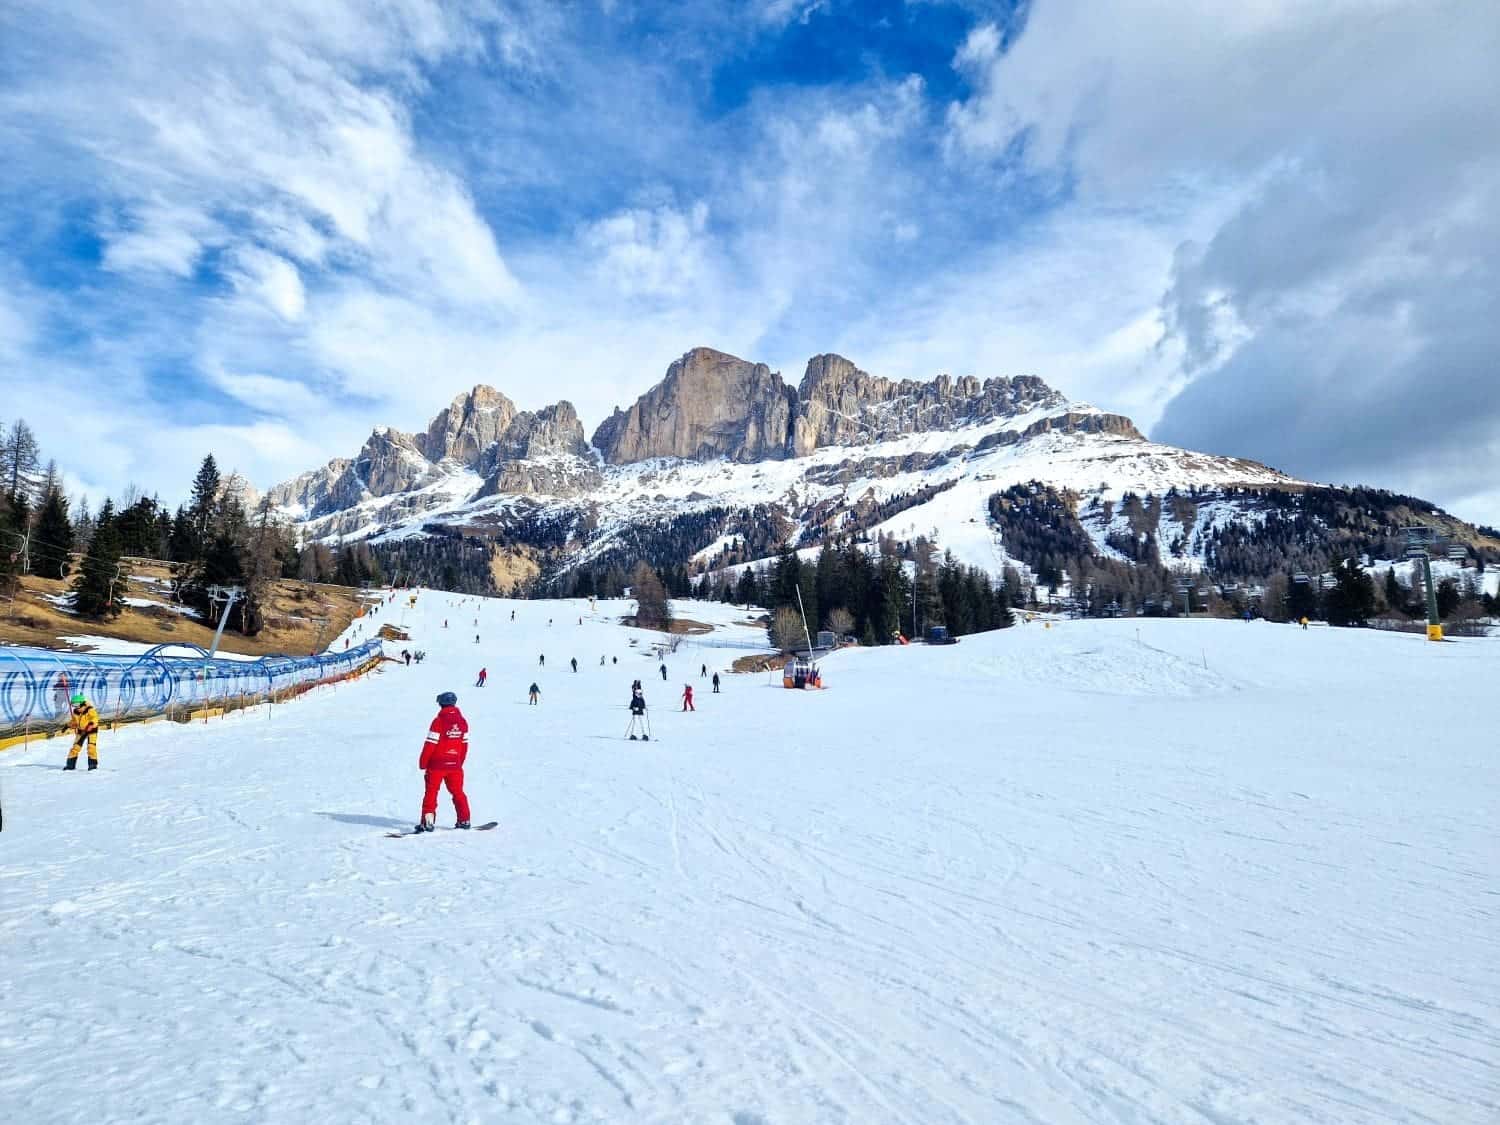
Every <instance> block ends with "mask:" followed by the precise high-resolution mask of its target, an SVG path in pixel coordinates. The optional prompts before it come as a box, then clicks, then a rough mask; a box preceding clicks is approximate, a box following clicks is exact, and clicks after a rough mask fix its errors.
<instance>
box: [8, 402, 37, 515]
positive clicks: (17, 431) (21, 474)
mask: <svg viewBox="0 0 1500 1125" xmlns="http://www.w3.org/2000/svg"><path fill="white" fill-rule="evenodd" d="M40 461H41V452H40V450H39V449H38V448H37V442H36V435H35V434H34V433H32V432H31V427H30V426H28V425H27V424H26V420H25V419H24V418H17V419H16V422H15V425H13V426H12V427H11V428H10V432H9V433H8V434H6V435H5V440H4V441H3V442H0V482H3V483H0V487H3V488H4V489H5V492H6V495H7V496H10V497H21V498H22V499H24V500H27V501H30V500H31V499H32V498H33V497H34V496H35V495H36V487H37V480H38V474H37V467H38V465H39V464H40Z"/></svg>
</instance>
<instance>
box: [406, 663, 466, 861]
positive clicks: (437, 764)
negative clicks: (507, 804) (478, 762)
mask: <svg viewBox="0 0 1500 1125" xmlns="http://www.w3.org/2000/svg"><path fill="white" fill-rule="evenodd" d="M437 705H438V713H437V717H436V718H434V719H433V720H432V725H431V726H429V727H428V728H427V741H426V742H424V743H423V744H422V757H421V758H420V759H419V760H418V761H417V768H418V769H420V770H422V772H423V773H424V774H425V775H426V781H427V787H426V789H424V790H423V793H422V819H421V821H419V822H418V824H417V831H418V832H431V831H433V830H434V829H435V828H436V827H437V799H438V790H439V789H441V788H442V787H443V786H444V785H446V786H447V787H448V795H449V796H451V797H452V798H453V812H454V814H455V815H456V816H457V817H458V823H457V824H456V825H455V826H454V827H456V828H467V827H469V798H468V797H466V796H464V759H466V758H467V757H468V756H469V722H468V720H467V719H465V718H464V716H463V712H462V711H460V710H459V709H458V696H456V695H454V694H453V693H452V692H451V691H445V692H443V694H442V695H440V696H438V697H437Z"/></svg>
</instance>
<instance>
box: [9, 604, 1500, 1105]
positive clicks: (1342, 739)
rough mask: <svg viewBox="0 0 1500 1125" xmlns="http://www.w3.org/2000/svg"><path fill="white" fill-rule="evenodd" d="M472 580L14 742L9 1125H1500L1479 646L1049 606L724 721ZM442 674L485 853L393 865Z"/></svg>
mask: <svg viewBox="0 0 1500 1125" xmlns="http://www.w3.org/2000/svg"><path fill="white" fill-rule="evenodd" d="M452 600H453V599H450V597H449V596H447V595H442V594H431V593H427V594H423V595H422V597H421V600H420V602H419V605H418V608H417V609H416V610H415V611H408V613H407V621H408V623H409V624H411V625H412V626H413V632H414V636H413V642H412V643H413V646H414V647H421V648H426V649H427V651H428V652H429V653H430V657H429V659H428V661H427V662H426V663H425V664H423V665H420V666H417V667H412V668H409V669H408V668H398V667H395V666H391V667H390V668H389V669H388V670H387V671H385V672H384V673H382V674H380V675H378V676H374V677H371V678H368V679H366V680H364V681H361V682H359V683H356V684H351V685H344V686H341V687H339V688H337V689H336V690H327V689H325V690H321V691H318V692H316V693H314V694H313V695H311V696H309V697H307V698H305V699H304V700H302V701H299V702H296V703H294V704H289V705H285V706H281V707H277V708H275V709H274V710H270V709H266V708H260V709H256V710H254V711H251V712H247V713H243V714H239V715H235V716H231V717H229V718H226V719H223V720H214V721H211V722H208V723H206V724H196V725H193V726H191V727H180V726H176V725H170V724H152V725H148V726H143V727H138V728H134V729H130V730H122V731H120V732H118V733H113V734H111V733H106V734H105V735H104V737H103V738H102V740H101V754H102V759H103V768H102V769H101V770H100V771H99V772H97V773H94V774H87V773H84V772H81V771H80V772H77V773H63V772H61V771H60V769H59V767H60V766H61V764H62V758H63V754H64V749H65V748H64V746H63V744H62V743H61V742H60V741H54V742H52V743H50V744H48V745H46V746H44V747H42V748H33V749H31V750H12V751H8V752H6V753H4V754H0V787H3V796H4V813H5V829H4V832H3V834H0V982H3V988H4V998H3V1002H0V1121H5V1122H11V1121H15V1122H23V1121H24V1122H26V1123H28V1125H43V1123H53V1122H87V1123H90V1125H98V1123H103V1122H121V1121H131V1122H173V1123H177V1122H183V1123H187V1122H193V1123H200V1122H220V1121H231V1122H238V1121H244V1122H275V1123H288V1122H295V1123H302V1122H308V1123H314V1122H316V1123H323V1122H397V1121H411V1122H490V1121H504V1122H512V1121H514V1122H533V1121H535V1122H591V1121H648V1122H719V1123H723V1125H786V1123H794V1122H852V1123H872V1122H873V1123H883V1122H911V1123H920V1125H928V1123H944V1122H976V1123H986V1125H988V1123H1005V1122H1135V1123H1142V1122H1207V1123H1217V1125H1223V1123H1227V1122H1252V1121H1254V1122H1338V1123H1351V1122H1402V1121H1412V1122H1438V1123H1443V1125H1454V1123H1462V1122H1493V1121H1496V1120H1500V875H1497V872H1500V846H1497V834H1496V833H1497V828H1496V826H1497V824H1500V808H1497V794H1500V761H1497V753H1496V739H1495V731H1496V717H1495V716H1496V712H1495V699H1496V684H1497V683H1500V642H1484V641H1468V642H1462V643H1456V644H1451V645H1444V646H1434V645H1428V644H1426V643H1424V642H1422V641H1420V640H1417V639H1414V638H1410V637H1398V636H1390V635H1379V634H1371V633H1365V632H1359V631H1335V630H1329V629H1315V630H1308V631H1306V632H1304V631H1301V630H1298V629H1294V628H1291V627H1288V626H1272V625H1264V624H1255V625H1246V624H1243V623H1229V622H1224V623H1205V622H1188V623H1183V622H1173V621H1150V622H1142V623H1139V624H1138V623H1136V622H1123V621H1121V622H1093V623H1089V622H1069V623H1065V624H1062V625H1060V626H1058V627H1056V628H1052V629H1046V630H1044V629H1043V628H1042V627H1041V626H1040V625H1036V624H1034V625H1030V626H1023V627H1017V628H1015V629H1012V630H1009V631H1007V632H1004V633H997V634H992V635H988V636H983V637H975V638H968V639H966V640H965V641H964V642H963V643H962V644H959V645H956V646H952V647H948V648H937V649H929V648H911V649H901V650H895V649H882V650H878V651H860V652H847V653H842V654H839V655H838V656H836V657H834V658H833V659H831V660H829V661H828V662H827V664H826V672H827V680H828V684H829V690H828V691H825V692H822V693H813V692H807V693H800V692H789V691H784V690H781V689H780V688H779V687H772V686H769V684H768V681H767V680H766V678H765V677H763V676H726V677H725V688H724V694H723V695H720V696H714V695H712V694H710V691H709V687H708V684H707V681H705V680H701V679H700V678H699V676H698V667H699V664H700V662H701V661H705V660H706V661H707V662H708V663H709V665H710V668H724V667H727V666H728V664H729V662H730V660H731V659H732V658H733V657H734V656H737V655H742V654H743V652H744V651H745V650H744V649H735V648H713V647H687V648H685V649H684V650H683V652H682V653H680V654H678V655H676V656H674V657H672V658H669V665H670V671H671V674H670V679H669V680H668V682H667V683H665V684H663V683H662V681H661V679H660V677H659V675H658V674H657V673H656V665H655V661H654V660H650V659H647V658H646V657H643V656H642V655H640V654H639V653H638V652H637V650H636V649H634V648H632V647H630V646H629V644H628V643H627V641H628V638H629V637H631V636H645V635H644V634H637V633H634V632H633V631H631V630H627V629H624V628H622V627H620V626H618V625H617V624H614V621H615V620H617V617H618V614H619V613H621V612H625V611H626V607H625V606H624V605H622V604H619V603H616V604H613V605H610V606H601V607H600V612H599V614H598V616H597V617H594V616H592V615H590V614H588V611H587V607H586V606H585V605H583V604H582V603H576V602H575V603H560V602H553V603H541V602H520V603H510V602H498V601H491V602H486V603H484V604H483V607H482V608H481V609H478V610H476V609H475V604H474V603H473V602H471V603H470V604H469V605H468V606H467V607H466V608H458V607H456V606H452V605H451V602H452ZM511 609H515V610H516V614H517V618H518V620H517V621H515V622H514V623H512V622H510V621H509V620H508V617H509V614H510V611H511ZM684 610H685V612H687V613H688V615H690V616H695V617H702V616H703V615H704V614H705V613H706V614H710V615H712V617H713V619H714V620H715V621H717V622H719V623H721V624H724V625H726V626H727V625H728V623H729V622H732V621H735V620H740V619H743V616H744V615H743V614H742V613H736V612H733V611H730V610H728V609H727V608H724V607H721V608H717V609H715V608H707V609H704V608H702V607H698V606H696V605H695V606H691V607H684ZM387 612H388V613H392V614H393V613H394V611H393V610H388V611H387ZM476 613H477V614H478V616H479V619H480V625H479V627H478V630H477V631H478V632H480V633H481V634H482V636H483V641H484V643H483V644H479V645H476V644H474V642H473V635H474V633H475V632H476V629H475V627H474V626H473V624H472V622H473V619H474V617H475V615H476ZM580 614H583V615H584V623H583V624H582V625H579V624H577V619H578V617H579V615H580ZM444 617H446V618H448V619H449V620H450V621H451V622H452V625H453V628H450V629H447V630H444V629H443V628H442V627H441V623H442V619H443V618H444ZM549 617H550V618H552V619H553V621H554V624H552V625H550V626H549V625H548V624H547V621H548V618H549ZM736 637H739V638H740V639H741V640H745V639H748V638H753V633H751V632H750V631H748V630H738V631H737V630H735V629H733V628H725V629H723V630H721V631H719V632H717V633H716V634H714V637H713V638H712V639H713V640H715V641H720V640H722V641H724V642H725V643H728V644H733V643H735V639H736ZM392 647H397V648H399V647H400V646H392ZM540 652H545V653H546V657H547V667H546V669H545V670H542V669H539V668H538V667H537V655H538V653H540ZM601 654H604V655H606V656H617V657H618V658H619V664H618V665H607V666H606V667H604V668H600V667H599V657H600V655H601ZM572 656H576V657H577V658H578V661H579V670H578V672H577V673H576V674H574V673H573V672H571V671H569V670H568V667H567V661H568V658H569V657H572ZM481 664H483V665H485V666H487V667H488V669H489V673H490V680H489V685H488V686H487V687H485V688H484V689H482V690H481V689H476V688H474V687H473V686H471V685H472V684H473V681H474V676H475V673H476V672H477V670H478V668H479V667H480V665H481ZM636 676H639V677H640V678H641V679H642V680H643V681H644V682H645V686H646V691H647V695H648V698H649V699H650V701H651V704H652V720H653V724H654V727H655V731H654V733H655V735H656V736H657V737H656V739H655V740H654V741H652V742H650V743H632V742H627V741H624V740H623V739H622V734H623V732H624V729H625V726H626V722H627V715H626V711H625V704H626V702H627V699H628V696H629V683H630V680H631V679H632V678H633V677H636ZM533 679H535V680H537V682H538V683H539V685H540V686H541V688H542V692H543V698H542V703H541V705H540V706H538V707H528V706H527V705H526V688H527V686H528V685H529V684H530V682H531V681H532V680H533ZM686 681H691V682H692V683H693V684H694V686H695V688H696V689H697V691H698V711H697V713H695V714H689V715H684V714H681V713H678V712H676V711H675V710H674V708H675V706H676V702H675V701H676V698H677V696H678V695H679V694H680V692H681V688H682V684H683V683H684V682H686ZM446 688H452V689H453V690H455V691H457V692H458V694H459V696H460V700H461V706H462V707H463V708H464V710H465V712H466V713H467V715H468V717H469V720H470V723H471V725H472V728H473V746H474V749H473V751H472V753H471V755H470V763H469V768H468V771H467V772H468V788H469V792H470V796H471V798H472V800H473V804H474V815H475V819H476V820H487V819H491V818H493V819H498V820H499V821H500V822H501V827H500V828H499V829H498V830H497V831H494V832H488V833H482V834H476V833H460V832H452V831H448V832H439V833H437V834H435V835H433V836H427V837H421V838H411V839H401V840H392V839H386V838H385V836H384V833H385V832H386V831H388V830H390V829H392V828H399V827H405V826H409V825H410V824H411V823H412V822H413V821H415V819H416V817H417V813H418V805H419V799H420V783H421V776H420V774H419V773H418V771H417V768H416V760H417V754H418V750H419V748H420V745H421V741H422V737H423V734H424V732H425V729H426V726H427V723H428V721H429V720H430V718H431V717H432V714H433V712H434V710H435V708H434V707H433V705H432V699H433V696H434V695H435V694H436V693H437V692H438V691H440V690H443V689H446ZM440 823H442V824H445V825H451V824H452V823H453V813H452V807H451V805H449V804H447V802H446V798H445V800H444V804H443V805H441V806H440Z"/></svg>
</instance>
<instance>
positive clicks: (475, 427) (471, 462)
mask: <svg viewBox="0 0 1500 1125" xmlns="http://www.w3.org/2000/svg"><path fill="white" fill-rule="evenodd" d="M515 417H516V404H515V403H513V402H511V401H510V399H508V398H506V397H505V396H504V395H503V394H501V393H500V392H499V391H497V390H495V388H494V387H486V386H483V385H481V386H477V387H475V388H474V389H473V390H471V391H469V392H468V393H467V394H461V395H456V396H454V399H453V401H452V402H450V403H449V404H448V405H447V406H445V407H443V409H442V410H440V411H438V413H437V417H435V418H434V419H433V420H432V423H431V424H430V425H429V426H428V427H427V432H426V433H424V434H418V435H417V436H416V438H415V441H416V446H417V448H418V449H420V450H421V451H422V455H423V456H424V457H426V458H427V460H429V461H441V460H443V459H444V458H452V459H453V460H455V461H457V462H458V463H459V464H460V465H465V466H467V467H469V468H473V467H474V466H476V465H477V464H478V463H479V460H480V458H481V457H483V456H484V455H485V453H486V452H488V451H489V449H490V448H491V447H492V446H493V445H494V444H495V443H496V442H497V441H499V440H500V437H501V435H502V434H504V433H505V431H506V430H507V429H508V428H509V427H510V424H511V423H512V422H513V421H515Z"/></svg>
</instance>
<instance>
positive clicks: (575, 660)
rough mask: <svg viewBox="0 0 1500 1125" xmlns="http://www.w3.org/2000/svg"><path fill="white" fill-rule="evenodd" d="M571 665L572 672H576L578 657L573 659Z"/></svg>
mask: <svg viewBox="0 0 1500 1125" xmlns="http://www.w3.org/2000/svg"><path fill="white" fill-rule="evenodd" d="M571 663H572V665H573V671H574V672H577V671H578V657H576V656H575V657H573V659H572V661H571Z"/></svg>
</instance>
